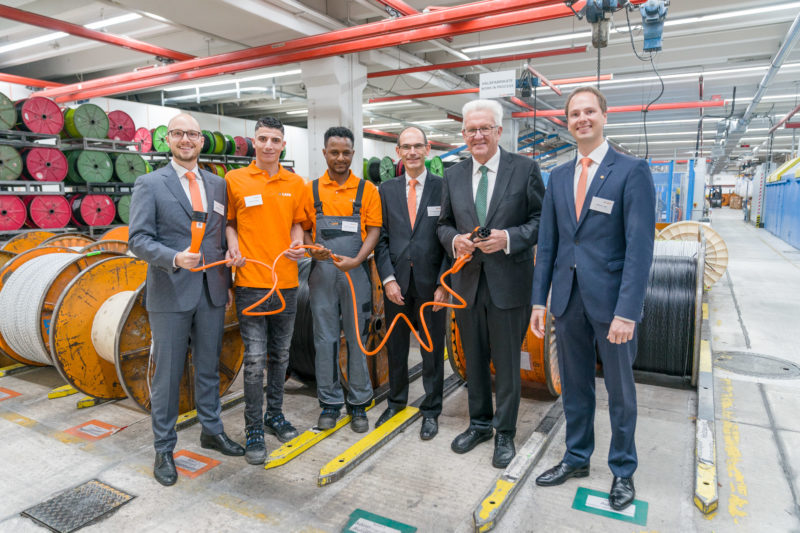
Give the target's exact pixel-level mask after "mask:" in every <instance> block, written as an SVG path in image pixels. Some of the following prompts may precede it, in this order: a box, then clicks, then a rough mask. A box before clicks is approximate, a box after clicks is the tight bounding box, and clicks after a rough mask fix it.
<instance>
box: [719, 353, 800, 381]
mask: <svg viewBox="0 0 800 533" xmlns="http://www.w3.org/2000/svg"><path fill="white" fill-rule="evenodd" d="M714 364H716V365H717V366H718V367H720V368H722V369H725V370H728V371H730V372H735V373H737V374H745V375H747V376H755V377H760V378H773V379H790V378H797V377H800V366H798V365H796V364H794V363H792V362H790V361H786V360H784V359H778V358H776V357H770V356H769V355H763V354H759V353H751V352H719V353H717V356H716V358H715V359H714Z"/></svg>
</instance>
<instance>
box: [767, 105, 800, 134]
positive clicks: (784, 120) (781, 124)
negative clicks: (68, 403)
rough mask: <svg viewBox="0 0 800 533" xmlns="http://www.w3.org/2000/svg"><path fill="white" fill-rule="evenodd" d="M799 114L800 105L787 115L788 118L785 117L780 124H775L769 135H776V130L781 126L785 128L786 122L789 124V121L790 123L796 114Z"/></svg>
mask: <svg viewBox="0 0 800 533" xmlns="http://www.w3.org/2000/svg"><path fill="white" fill-rule="evenodd" d="M798 112H800V105H799V106H797V107H795V108H794V109H792V110H791V111H789V113H787V114H786V116H785V117H783V118H782V119H781V120H780V122H778V123H777V124H775V125H774V126H772V127H771V128H770V129H769V134H770V135H772V134H773V133H775V130H777V129H778V128H780V127H781V126H783V124H784V123H785V122H787V121H788V120H789V119H790V118H792V117H793V116H794V115H795V114H796V113H798Z"/></svg>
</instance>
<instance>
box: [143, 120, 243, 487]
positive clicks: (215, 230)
mask: <svg viewBox="0 0 800 533" xmlns="http://www.w3.org/2000/svg"><path fill="white" fill-rule="evenodd" d="M168 128H169V130H168V134H167V142H168V144H169V147H170V151H171V152H172V161H171V162H170V164H168V165H166V166H165V167H163V168H161V169H158V170H156V171H155V172H151V173H150V174H145V175H144V176H139V178H138V179H137V180H136V185H135V186H134V189H133V197H132V198H131V217H130V237H129V241H128V245H129V247H130V250H131V252H133V254H134V255H136V257H138V258H140V259H143V260H145V261H147V263H148V268H147V286H146V296H145V298H146V299H145V306H146V308H147V312H148V316H149V319H150V330H151V332H152V343H153V344H152V348H151V357H152V359H153V363H154V364H155V373H154V375H153V379H152V383H151V394H150V411H151V417H152V425H153V436H154V440H155V442H154V446H155V450H156V459H155V466H154V469H153V475H154V477H155V478H156V480H157V481H158V482H159V483H161V484H162V485H165V486H169V485H173V484H175V482H176V481H177V479H178V476H177V472H176V470H175V462H174V460H173V457H172V450H173V449H174V448H175V444H176V442H177V440H178V436H177V434H176V432H175V422H176V420H177V418H178V405H179V400H180V397H179V395H180V381H181V377H182V376H183V367H184V362H185V360H186V352H187V349H188V348H190V347H191V351H192V364H193V365H194V387H195V406H196V408H197V418H198V419H199V420H200V423H201V424H202V426H203V429H202V431H201V433H200V445H201V446H202V447H203V448H212V449H215V450H218V451H220V452H222V453H223V454H225V455H244V448H242V447H241V446H240V445H239V444H236V443H235V442H233V441H231V440H230V439H229V438H228V436H227V435H225V432H224V431H223V427H222V421H221V420H220V412H221V407H220V400H219V371H218V368H219V355H220V350H221V348H222V333H223V325H224V318H225V306H226V304H228V303H229V302H230V295H229V286H230V271H229V270H228V269H227V268H226V267H225V266H218V267H214V268H211V269H208V270H203V271H200V272H192V271H191V270H190V269H192V268H194V267H196V266H197V265H198V264H200V262H201V260H202V261H203V262H204V263H213V262H216V261H220V260H222V259H224V258H225V251H226V250H225V248H226V244H225V217H226V212H225V209H226V206H227V199H226V190H225V181H224V180H223V179H222V178H220V177H218V176H215V175H214V174H211V173H210V172H206V171H203V170H200V169H199V168H198V166H197V157H198V155H199V154H200V149H201V147H202V145H203V137H202V134H201V132H200V125H199V124H198V123H197V121H196V120H195V119H194V118H193V117H191V116H190V115H186V114H180V115H177V116H176V117H174V118H173V119H172V120H170V122H169V126H168ZM203 223H204V224H205V232H204V233H203V232H202V229H200V231H199V233H198V228H200V226H201V225H202V224H203ZM193 234H194V235H193ZM193 236H194V237H195V239H193ZM199 238H202V241H201V242H200V244H199V250H196V251H191V250H190V243H191V242H192V241H193V240H194V241H195V242H196V241H197V240H198V239H199Z"/></svg>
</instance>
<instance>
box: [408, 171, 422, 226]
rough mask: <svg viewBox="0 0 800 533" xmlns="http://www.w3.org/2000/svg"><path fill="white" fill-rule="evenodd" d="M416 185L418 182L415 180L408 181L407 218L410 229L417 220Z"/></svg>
mask: <svg viewBox="0 0 800 533" xmlns="http://www.w3.org/2000/svg"><path fill="white" fill-rule="evenodd" d="M417 183H419V182H418V181H417V180H416V179H415V178H411V179H410V180H408V218H409V220H411V227H412V228H413V227H414V221H415V220H417Z"/></svg>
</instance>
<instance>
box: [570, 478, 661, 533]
mask: <svg viewBox="0 0 800 533" xmlns="http://www.w3.org/2000/svg"><path fill="white" fill-rule="evenodd" d="M572 508H573V509H577V510H578V511H586V512H587V513H592V514H596V515H600V516H605V517H607V518H613V519H615V520H622V521H623V522H631V523H633V524H637V525H640V526H644V525H647V502H644V501H641V500H633V503H632V504H631V505H630V507H628V508H627V509H624V510H622V511H615V510H614V509H612V508H611V507H610V506H609V505H608V493H607V492H600V491H599V490H592V489H587V488H585V487H578V491H577V492H576V493H575V499H574V500H572Z"/></svg>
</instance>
